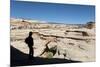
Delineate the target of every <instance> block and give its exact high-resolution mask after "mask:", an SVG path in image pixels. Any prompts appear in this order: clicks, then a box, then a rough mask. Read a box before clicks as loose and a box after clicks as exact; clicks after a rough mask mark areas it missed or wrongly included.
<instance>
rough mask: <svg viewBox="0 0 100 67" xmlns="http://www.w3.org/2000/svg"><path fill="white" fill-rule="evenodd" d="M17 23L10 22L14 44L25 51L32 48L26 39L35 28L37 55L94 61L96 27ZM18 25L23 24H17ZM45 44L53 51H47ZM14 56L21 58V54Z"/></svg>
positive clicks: (13, 45)
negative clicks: (29, 47) (28, 45)
mask: <svg viewBox="0 0 100 67" xmlns="http://www.w3.org/2000/svg"><path fill="white" fill-rule="evenodd" d="M16 23H17V22H16ZM16 23H13V24H12V23H11V47H14V48H16V49H17V50H19V51H20V52H22V53H24V54H28V52H29V50H28V47H27V44H26V43H25V42H24V40H25V38H26V37H27V36H28V34H29V32H30V31H32V32H33V36H32V37H33V38H34V57H40V58H49V59H50V58H59V59H67V60H75V61H81V62H89V61H95V28H92V29H88V28H85V27H79V26H77V25H69V26H68V25H61V24H39V23H37V24H36V23H32V24H25V25H24V26H23V23H22V22H21V24H22V26H21V24H20V23H17V24H16ZM24 23H25V21H24ZM18 26H21V27H19V28H18ZM30 26H31V27H30ZM46 48H48V49H49V50H50V51H44V50H45V49H46ZM43 52H44V53H43ZM12 57H13V56H12ZM14 59H15V60H18V59H19V58H14Z"/></svg>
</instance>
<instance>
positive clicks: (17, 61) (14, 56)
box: [10, 46, 80, 66]
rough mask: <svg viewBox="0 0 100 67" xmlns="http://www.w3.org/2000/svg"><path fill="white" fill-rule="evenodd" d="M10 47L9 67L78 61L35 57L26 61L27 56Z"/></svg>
mask: <svg viewBox="0 0 100 67" xmlns="http://www.w3.org/2000/svg"><path fill="white" fill-rule="evenodd" d="M10 47H11V54H10V55H11V56H10V57H11V58H10V63H11V66H27V65H44V64H58V63H77V62H80V61H74V60H67V59H58V58H52V59H48V58H40V57H35V58H33V59H31V60H29V59H28V54H25V53H23V52H21V51H19V50H18V49H16V48H14V47H13V46H10Z"/></svg>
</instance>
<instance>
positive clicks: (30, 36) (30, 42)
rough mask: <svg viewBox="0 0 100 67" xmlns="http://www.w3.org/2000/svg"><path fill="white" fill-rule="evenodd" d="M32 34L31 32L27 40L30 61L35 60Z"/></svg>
mask: <svg viewBox="0 0 100 67" xmlns="http://www.w3.org/2000/svg"><path fill="white" fill-rule="evenodd" d="M32 34H33V33H32V32H29V36H28V37H27V38H26V39H25V43H26V44H28V47H29V59H32V58H33V54H34V53H33V52H34V51H33V45H34V42H33V38H32Z"/></svg>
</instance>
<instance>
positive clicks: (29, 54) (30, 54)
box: [29, 47, 31, 59]
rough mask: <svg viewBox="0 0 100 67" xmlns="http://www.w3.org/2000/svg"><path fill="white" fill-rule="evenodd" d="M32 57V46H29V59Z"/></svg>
mask: <svg viewBox="0 0 100 67" xmlns="http://www.w3.org/2000/svg"><path fill="white" fill-rule="evenodd" d="M30 58H31V48H30V47H29V59H30Z"/></svg>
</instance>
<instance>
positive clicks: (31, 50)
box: [30, 47, 33, 57]
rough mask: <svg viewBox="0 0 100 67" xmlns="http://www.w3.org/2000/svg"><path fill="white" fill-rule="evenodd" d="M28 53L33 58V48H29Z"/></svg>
mask: <svg viewBox="0 0 100 67" xmlns="http://www.w3.org/2000/svg"><path fill="white" fill-rule="evenodd" d="M30 52H31V56H32V57H33V47H31V49H30Z"/></svg>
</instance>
